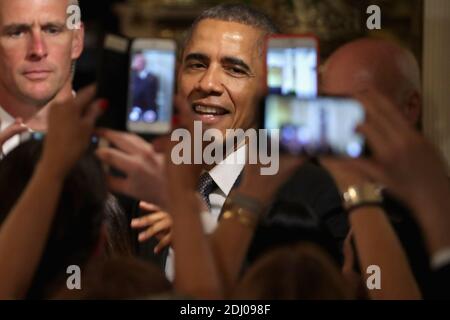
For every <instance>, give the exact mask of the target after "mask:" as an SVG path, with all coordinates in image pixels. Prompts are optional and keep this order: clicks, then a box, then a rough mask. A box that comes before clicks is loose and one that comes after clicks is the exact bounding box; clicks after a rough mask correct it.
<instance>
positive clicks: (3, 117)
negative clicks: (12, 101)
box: [0, 106, 15, 131]
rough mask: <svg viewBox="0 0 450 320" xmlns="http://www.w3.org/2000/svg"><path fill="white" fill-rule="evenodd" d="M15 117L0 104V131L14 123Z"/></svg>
mask: <svg viewBox="0 0 450 320" xmlns="http://www.w3.org/2000/svg"><path fill="white" fill-rule="evenodd" d="M14 121H15V119H14V118H13V117H12V116H11V115H10V114H9V113H8V112H6V111H5V110H4V109H3V108H2V106H0V131H3V130H5V129H6V128H7V127H9V126H10V125H12V124H13V123H14Z"/></svg>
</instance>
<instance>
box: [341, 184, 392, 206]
mask: <svg viewBox="0 0 450 320" xmlns="http://www.w3.org/2000/svg"><path fill="white" fill-rule="evenodd" d="M381 190H382V188H381V187H380V186H379V185H377V184H374V183H364V184H361V185H353V186H350V187H349V188H348V189H347V191H345V192H344V193H343V195H342V196H343V198H344V208H345V209H346V210H347V211H351V210H353V209H356V208H359V207H361V206H380V205H381V204H382V203H383V196H382V194H381Z"/></svg>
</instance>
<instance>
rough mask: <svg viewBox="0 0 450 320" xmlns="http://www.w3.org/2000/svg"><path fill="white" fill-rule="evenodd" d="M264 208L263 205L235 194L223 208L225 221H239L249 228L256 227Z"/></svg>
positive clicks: (226, 201) (227, 200)
mask: <svg viewBox="0 0 450 320" xmlns="http://www.w3.org/2000/svg"><path fill="white" fill-rule="evenodd" d="M263 210H264V207H263V206H262V204H261V203H260V202H259V201H257V200H255V199H253V198H251V197H247V196H245V195H242V194H239V193H233V194H232V195H230V196H229V197H228V198H227V199H226V200H225V203H224V206H223V214H222V218H221V219H223V220H227V219H237V221H239V222H240V223H241V224H243V225H245V226H248V227H252V228H254V227H256V225H257V224H258V221H259V218H260V216H261V213H262V212H263Z"/></svg>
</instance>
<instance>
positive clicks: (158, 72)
mask: <svg viewBox="0 0 450 320" xmlns="http://www.w3.org/2000/svg"><path fill="white" fill-rule="evenodd" d="M155 41H159V42H161V41H163V45H161V46H158V45H155V47H152V48H133V49H132V52H131V61H130V76H129V87H128V104H127V129H128V130H129V131H133V132H136V133H144V134H145V133H149V134H162V133H167V132H168V131H169V130H170V124H171V120H172V104H173V94H174V81H175V63H176V56H175V55H176V54H175V46H174V45H173V47H170V46H169V47H168V48H166V46H165V45H164V41H165V40H155ZM168 41H169V40H168ZM149 44H150V45H152V43H151V42H149ZM142 45H143V46H145V44H144V43H143V44H142Z"/></svg>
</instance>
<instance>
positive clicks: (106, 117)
mask: <svg viewBox="0 0 450 320" xmlns="http://www.w3.org/2000/svg"><path fill="white" fill-rule="evenodd" d="M130 45H131V40H130V39H128V38H125V37H121V36H118V35H113V34H108V35H106V36H105V38H104V42H103V48H102V51H101V54H100V57H99V58H100V59H99V63H98V69H97V98H103V99H107V100H108V101H109V107H108V109H107V110H106V111H105V112H104V113H103V114H102V115H101V116H100V118H99V119H98V120H97V126H99V127H104V128H110V129H114V130H119V131H125V130H126V112H127V110H126V105H127V88H128V74H129V72H128V69H129V60H130V58H129V50H130Z"/></svg>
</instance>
